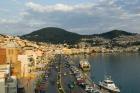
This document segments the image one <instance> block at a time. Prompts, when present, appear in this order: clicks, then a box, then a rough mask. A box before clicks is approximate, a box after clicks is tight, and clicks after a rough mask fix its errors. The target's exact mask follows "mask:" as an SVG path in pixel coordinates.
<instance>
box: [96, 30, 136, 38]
mask: <svg viewBox="0 0 140 93" xmlns="http://www.w3.org/2000/svg"><path fill="white" fill-rule="evenodd" d="M133 35H136V34H134V33H130V32H126V31H122V30H112V31H110V32H106V33H102V34H99V35H97V36H99V37H103V38H106V39H114V38H117V37H120V36H133Z"/></svg>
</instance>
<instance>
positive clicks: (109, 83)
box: [99, 76, 120, 93]
mask: <svg viewBox="0 0 140 93" xmlns="http://www.w3.org/2000/svg"><path fill="white" fill-rule="evenodd" d="M99 86H100V88H104V89H107V90H108V91H110V92H113V93H120V89H119V88H118V87H117V86H116V85H115V83H114V82H113V80H111V76H106V77H105V80H104V81H102V82H99Z"/></svg>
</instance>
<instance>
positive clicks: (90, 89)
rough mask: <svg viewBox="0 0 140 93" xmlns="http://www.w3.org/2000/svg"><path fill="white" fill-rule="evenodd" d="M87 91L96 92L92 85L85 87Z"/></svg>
mask: <svg viewBox="0 0 140 93" xmlns="http://www.w3.org/2000/svg"><path fill="white" fill-rule="evenodd" d="M85 91H86V92H88V93H93V92H94V89H93V87H92V86H90V85H85Z"/></svg>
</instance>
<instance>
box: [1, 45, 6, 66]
mask: <svg viewBox="0 0 140 93" xmlns="http://www.w3.org/2000/svg"><path fill="white" fill-rule="evenodd" d="M0 64H6V49H4V48H0Z"/></svg>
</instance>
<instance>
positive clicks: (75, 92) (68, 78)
mask: <svg viewBox="0 0 140 93" xmlns="http://www.w3.org/2000/svg"><path fill="white" fill-rule="evenodd" d="M67 61H68V60H66V59H64V57H61V76H62V78H61V79H62V86H63V88H64V91H65V92H66V93H86V92H85V91H84V90H83V89H82V88H81V87H79V86H78V85H76V84H75V87H74V88H73V89H70V88H69V86H68V84H71V83H73V82H76V79H75V77H74V75H72V74H70V73H72V72H71V70H70V68H69V67H68V66H67Z"/></svg>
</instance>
